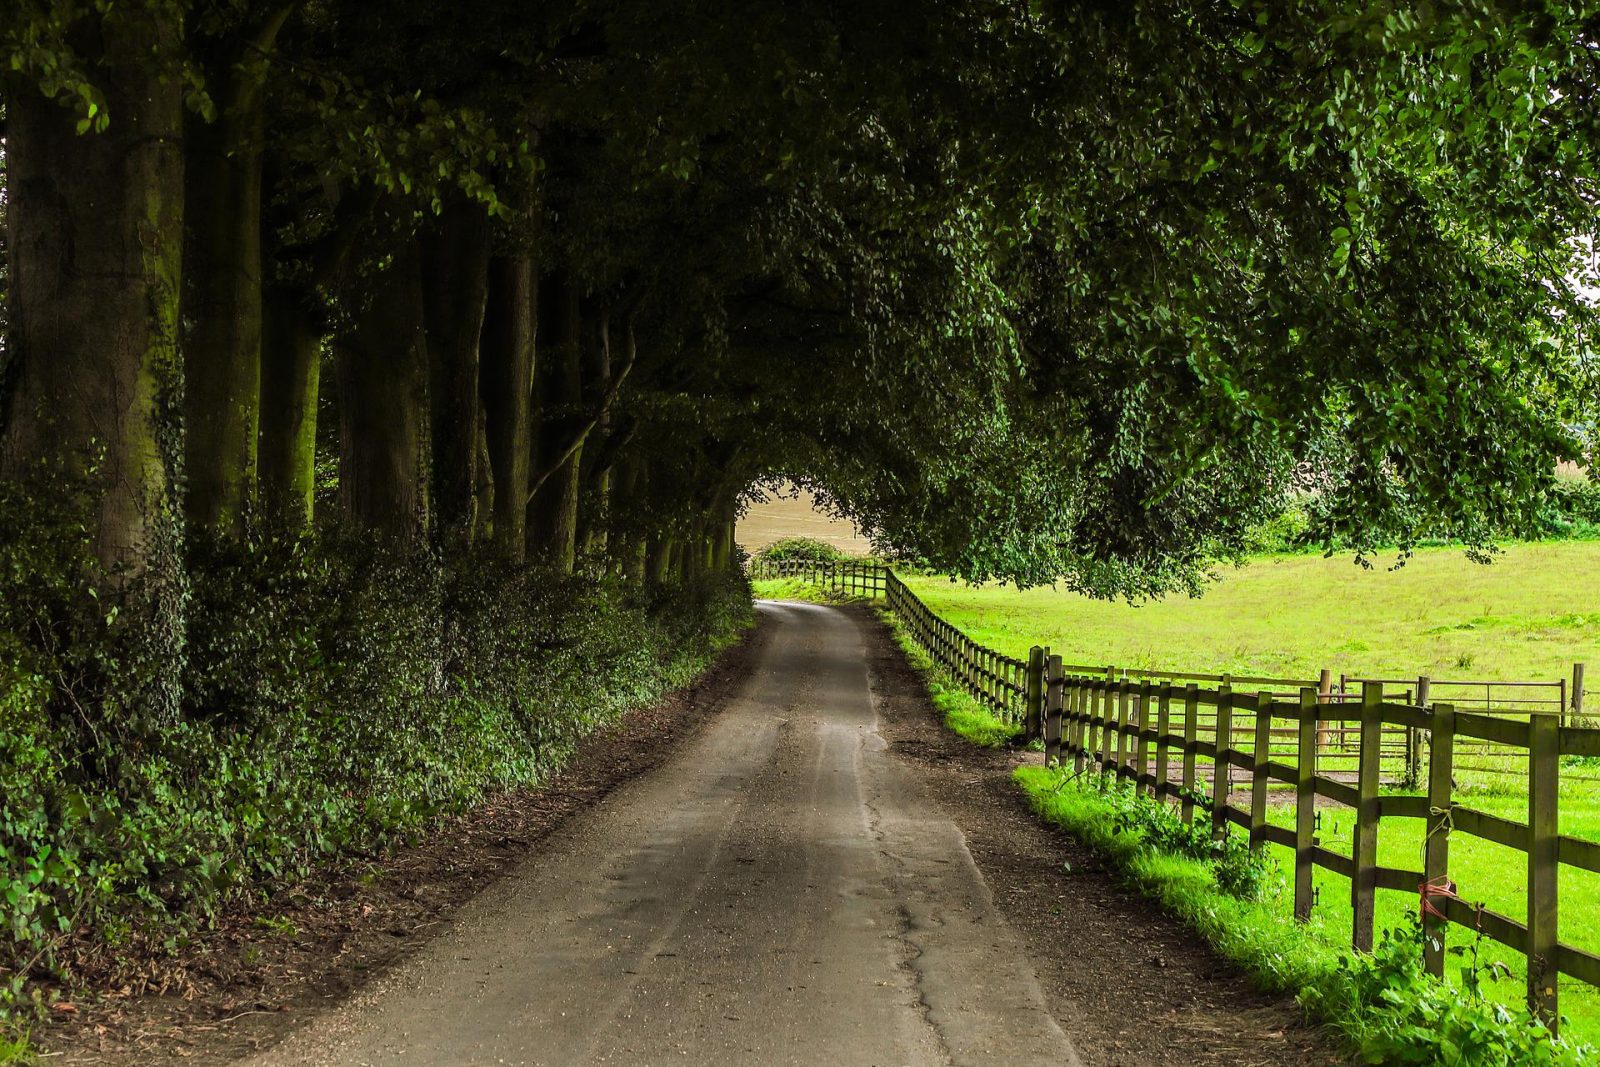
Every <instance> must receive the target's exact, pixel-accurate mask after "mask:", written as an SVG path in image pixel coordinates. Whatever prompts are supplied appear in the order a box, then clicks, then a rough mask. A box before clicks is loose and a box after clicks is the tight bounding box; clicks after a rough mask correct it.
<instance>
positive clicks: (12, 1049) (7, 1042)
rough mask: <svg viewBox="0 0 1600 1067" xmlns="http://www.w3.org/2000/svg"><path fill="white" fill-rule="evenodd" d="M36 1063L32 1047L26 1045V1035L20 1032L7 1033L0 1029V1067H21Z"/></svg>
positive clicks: (2, 1028)
mask: <svg viewBox="0 0 1600 1067" xmlns="http://www.w3.org/2000/svg"><path fill="white" fill-rule="evenodd" d="M36 1062H38V1061H37V1060H36V1059H35V1058H34V1052H33V1046H32V1045H30V1044H29V1043H28V1035H27V1034H26V1033H25V1032H23V1031H20V1030H17V1031H9V1032H8V1031H7V1030H6V1029H5V1028H4V1027H0V1067H22V1065H23V1064H32V1063H36Z"/></svg>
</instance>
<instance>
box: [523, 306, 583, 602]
mask: <svg viewBox="0 0 1600 1067" xmlns="http://www.w3.org/2000/svg"><path fill="white" fill-rule="evenodd" d="M581 323H582V318H581V316H580V314H579V309H578V291H577V288H576V287H575V286H574V285H573V284H572V283H571V281H570V279H569V278H568V277H567V276H565V275H560V274H558V275H554V276H552V277H551V278H549V279H547V280H546V281H545V282H544V283H543V284H541V286H540V289H539V322H538V349H539V352H540V358H539V360H538V367H537V373H536V375H535V381H536V382H537V393H538V397H539V434H538V445H537V449H538V466H539V467H540V468H542V467H544V466H547V465H550V464H557V466H556V468H555V470H554V471H553V472H552V473H551V474H550V476H549V477H548V478H547V479H546V480H545V482H544V484H543V486H542V487H541V488H540V489H539V491H538V492H537V493H536V494H535V495H534V498H533V502H532V503H533V507H532V513H531V514H530V515H529V518H528V524H529V542H530V543H529V553H530V555H535V556H541V557H543V558H544V559H545V561H546V562H548V563H549V564H550V565H551V566H553V567H555V568H556V569H557V570H558V571H560V572H562V573H564V574H570V573H572V568H573V565H574V563H575V562H576V556H577V536H578V497H579V489H580V487H581V486H580V482H579V474H580V471H581V466H582V463H583V449H582V447H581V446H580V447H579V448H577V449H575V450H572V451H571V452H570V454H569V452H568V450H569V449H571V446H572V442H573V439H574V436H575V434H576V433H577V429H578V425H579V424H580V423H581V421H582V419H581V408H582V404H583V352H582V348H583V346H582V338H581ZM562 456H565V457H566V458H565V459H560V457H562Z"/></svg>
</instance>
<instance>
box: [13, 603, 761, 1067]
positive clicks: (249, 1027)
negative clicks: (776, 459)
mask: <svg viewBox="0 0 1600 1067" xmlns="http://www.w3.org/2000/svg"><path fill="white" fill-rule="evenodd" d="M768 637H769V627H768V625H767V624H766V623H764V622H762V623H758V624H757V626H756V627H755V628H754V629H753V630H752V631H751V632H750V633H749V634H747V635H746V637H745V638H744V640H743V641H741V642H740V643H739V644H738V645H736V646H735V647H733V648H731V649H729V650H728V651H727V652H726V653H724V654H723V655H722V657H721V658H720V659H719V660H718V661H717V663H716V664H715V665H714V666H713V667H712V668H711V669H710V670H709V671H707V672H706V673H705V674H704V675H702V676H701V677H700V679H699V680H698V681H697V682H696V683H695V684H694V685H693V686H691V687H689V688H687V689H684V690H681V691H679V692H677V693H674V694H672V695H670V696H669V697H667V698H666V699H665V700H663V701H661V702H660V703H658V704H656V705H654V706H653V707H649V708H641V709H638V710H636V711H633V712H630V713H629V714H627V715H625V716H623V718H622V719H621V720H619V721H618V722H617V723H616V724H614V725H613V726H611V727H608V728H606V729H604V730H601V731H598V732H596V733H595V734H594V735H593V736H591V737H590V738H588V739H587V740H586V741H584V743H583V744H582V745H581V746H580V748H579V750H578V752H577V753H576V755H575V756H574V758H573V760H572V761H571V762H570V763H569V764H568V766H567V767H566V769H565V770H564V771H563V772H562V773H561V774H560V775H559V776H558V777H556V778H555V779H554V780H553V781H552V782H550V784H549V785H548V786H547V787H545V788H543V789H538V790H527V791H521V792H515V793H508V794H505V795H502V796H499V797H496V798H495V799H493V800H491V801H489V802H487V803H485V804H483V805H482V806H480V807H479V808H477V809H475V810H474V811H472V812H470V813H468V814H465V815H462V816H460V817H458V818H455V819H451V820H449V821H448V822H446V823H445V824H444V825H441V826H440V827H438V828H437V829H436V830H434V831H433V832H432V833H430V834H428V835H427V836H426V837H424V838H422V839H421V840H419V841H417V842H416V843H414V844H411V845H407V846H405V847H402V848H398V849H396V850H394V851H393V852H391V853H388V854H386V855H383V856H372V857H362V858H356V859H346V860H344V861H342V862H340V863H338V864H336V865H330V866H329V867H328V868H326V869H324V870H321V871H319V872H318V873H317V874H316V875H315V876H314V877H311V878H308V879H306V880H305V881H303V882H300V883H298V884H296V885H293V886H289V887H285V888H283V889H281V890H279V891H277V892H276V893H274V894H273V896H272V897H271V898H270V899H269V900H268V901H266V902H265V903H264V904H262V903H259V902H256V903H251V904H248V905H246V904H244V903H241V904H240V905H238V906H236V907H234V908H232V909H230V910H228V911H227V912H226V913H225V914H223V915H222V916H221V917H220V918H219V920H218V921H217V923H216V926H215V927H214V928H212V929H208V930H205V931H202V932H201V933H200V934H199V935H198V936H197V937H195V938H194V941H193V943H192V945H191V946H190V947H188V948H186V949H184V950H183V951H182V952H180V953H179V954H178V955H176V956H175V957H164V958H159V959H149V960H141V961H138V962H137V964H136V965H135V968H134V969H135V970H136V971H138V972H139V976H138V979H137V981H136V982H133V983H129V984H127V985H124V986H122V987H120V988H116V989H98V990H92V991H91V992H90V993H88V994H79V995H78V996H77V997H75V998H74V999H72V1000H71V1001H66V1000H63V999H60V998H51V999H52V1000H53V1001H55V1003H56V1006H55V1007H54V1008H53V1009H52V1011H51V1018H50V1019H49V1020H48V1021H47V1022H46V1023H44V1024H42V1025H40V1026H39V1027H38V1028H36V1029H35V1030H34V1033H33V1040H34V1044H35V1045H37V1046H39V1047H41V1048H42V1049H45V1050H47V1052H48V1056H49V1058H48V1059H46V1060H45V1061H44V1062H47V1063H63V1064H79V1063H94V1064H109V1065H114V1067H117V1065H129V1067H132V1065H141V1067H143V1065H162V1064H171V1063H179V1062H191V1063H192V1062H204V1063H212V1062H224V1061H227V1060H229V1059H233V1058H235V1057H239V1056H244V1055H248V1054H250V1053H253V1052H256V1051H258V1050H260V1049H263V1048H266V1047H269V1046H271V1045H273V1044H275V1043H276V1042H277V1041H279V1040H281V1039H282V1037H283V1036H284V1035H286V1034H287V1033H289V1032H290V1031H291V1030H293V1029H295V1028H297V1027H299V1026H301V1025H303V1024H304V1023H305V1022H306V1021H307V1020H308V1019H309V1018H310V1017H311V1016H313V1015H314V1014H316V1013H317V1012H319V1011H321V1010H324V1009H326V1008H327V1007H328V1006H330V1005H332V1004H335V1003H338V1002H339V1001H340V1000H341V999H343V998H344V997H347V996H348V995H349V994H350V993H352V992H354V991H355V990H357V989H359V988H360V987H361V986H362V985H364V984H365V983H366V982H368V981H369V980H371V979H372V978H373V977H375V976H376V975H378V974H380V973H382V972H383V971H384V970H385V969H386V968H388V967H391V966H393V965H394V964H395V963H397V962H398V961H400V960H402V959H405V958H406V957H407V956H409V955H410V954H411V953H412V952H414V951H415V950H416V948H417V947H418V946H419V945H421V944H422V943H424V942H425V941H426V940H427V939H428V938H429V937H430V936H431V935H432V933H433V932H434V930H435V928H437V927H439V926H440V925H441V924H442V923H444V922H446V921H447V920H448V919H449V918H450V915H451V913H452V912H453V911H454V910H455V909H456V908H457V907H459V906H460V905H461V904H462V903H464V902H465V901H467V900H468V899H470V898H471V897H473V896H474V895H475V894H477V893H478V892H479V891H480V890H482V889H483V888H484V887H485V886H487V885H488V884H489V883H490V882H492V881H494V880H495V879H496V878H497V877H498V876H499V875H500V874H501V873H502V872H504V871H506V870H508V869H509V868H511V867H513V866H514V865H516V864H518V863H520V862H522V861H523V860H524V859H525V858H526V857H527V856H528V855H529V854H530V853H532V852H535V851H537V849H538V845H539V842H540V841H541V840H542V839H543V838H545V837H547V836H548V835H549V834H550V833H551V832H552V831H553V830H555V829H556V828H557V827H559V826H560V825H561V824H562V823H563V822H565V821H566V820H567V819H568V818H569V817H571V816H572V815H574V814H576V813H578V812H580V811H582V810H584V809H586V808H588V807H590V806H592V805H593V804H595V803H596V802H597V801H598V800H599V799H600V798H601V797H604V796H605V795H606V794H607V793H609V792H611V791H612V790H613V789H615V788H616V787H617V786H619V785H620V784H622V783H623V782H625V781H627V780H629V779H631V778H634V777H636V776H638V775H640V774H642V773H644V772H646V771H649V770H650V769H652V768H654V767H656V766H658V765H659V764H661V763H662V762H663V761H665V760H666V759H667V758H669V757H670V756H671V755H672V753H673V752H675V751H676V750H677V748H678V746H679V745H680V744H681V743H682V742H683V741H684V740H686V739H687V738H688V737H690V736H692V735H693V734H694V733H695V732H696V730H697V728H698V727H699V726H700V725H701V724H702V723H704V722H705V721H706V713H707V712H708V711H710V710H712V709H715V708H716V707H718V706H719V705H720V704H721V703H722V702H723V701H724V700H725V699H726V697H727V696H728V694H729V693H731V692H732V691H733V690H734V689H735V688H736V687H737V686H738V685H739V684H740V683H741V682H742V681H743V680H744V678H745V676H746V674H747V673H748V670H749V667H750V665H751V664H752V663H754V662H755V658H756V655H757V654H758V652H759V650H760V646H761V645H762V643H764V642H765V641H766V640H768Z"/></svg>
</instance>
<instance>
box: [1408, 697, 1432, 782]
mask: <svg viewBox="0 0 1600 1067" xmlns="http://www.w3.org/2000/svg"><path fill="white" fill-rule="evenodd" d="M1432 687H1433V679H1432V678H1429V677H1428V676H1427V675H1426V674H1424V675H1422V676H1421V677H1419V678H1418V679H1417V707H1419V708H1427V707H1428V706H1429V705H1430V704H1431V703H1432V702H1433V694H1432V691H1431V690H1432ZM1407 731H1408V733H1409V738H1408V741H1409V745H1408V747H1409V749H1410V752H1411V762H1410V763H1409V764H1408V765H1407V766H1406V788H1408V789H1415V788H1416V787H1417V783H1418V782H1420V781H1422V731H1421V730H1419V729H1417V728H1416V727H1415V726H1410V727H1407Z"/></svg>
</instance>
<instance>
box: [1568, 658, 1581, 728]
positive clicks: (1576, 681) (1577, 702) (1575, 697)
mask: <svg viewBox="0 0 1600 1067" xmlns="http://www.w3.org/2000/svg"><path fill="white" fill-rule="evenodd" d="M1570 707H1571V708H1572V716H1571V718H1570V719H1568V721H1569V722H1570V723H1572V725H1574V726H1582V725H1583V664H1581V663H1574V664H1573V665H1572V700H1571V704H1570Z"/></svg>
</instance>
